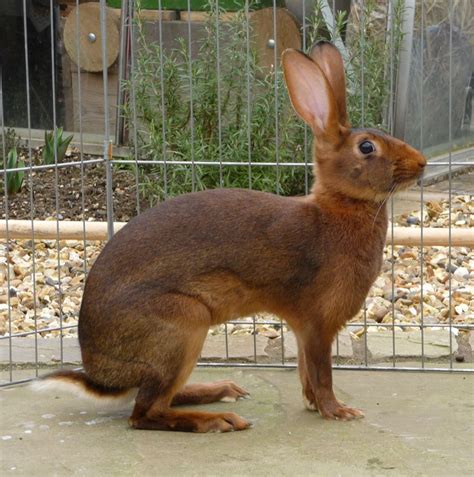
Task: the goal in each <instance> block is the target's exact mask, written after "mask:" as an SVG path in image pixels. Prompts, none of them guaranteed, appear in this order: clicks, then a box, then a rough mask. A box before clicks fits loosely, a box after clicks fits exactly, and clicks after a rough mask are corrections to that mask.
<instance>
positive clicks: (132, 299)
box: [79, 43, 425, 432]
mask: <svg viewBox="0 0 474 477" xmlns="http://www.w3.org/2000/svg"><path fill="white" fill-rule="evenodd" d="M310 56H311V59H310V58H309V57H307V56H305V55H303V54H301V53H299V52H297V51H294V50H287V51H286V52H285V53H284V55H283V68H284V73H285V79H286V82H287V85H288V89H289V94H290V98H291V100H292V103H293V106H294V108H295V110H296V111H297V113H298V114H300V116H301V117H302V118H303V119H304V120H305V121H306V122H307V123H308V124H309V126H310V127H311V128H312V129H313V132H314V134H315V137H316V139H315V141H314V155H315V169H316V176H317V181H316V183H315V185H314V187H313V190H312V193H311V194H310V195H309V196H307V197H304V198H283V197H279V196H276V195H271V194H266V193H262V192H255V191H249V190H222V189H221V190H212V191H206V192H200V193H194V194H187V195H183V196H180V197H177V198H175V199H172V200H169V201H166V202H164V203H162V204H160V205H159V206H157V207H155V208H153V209H151V210H148V211H146V212H144V213H143V214H141V215H140V216H138V217H136V218H134V219H133V220H131V221H130V223H129V224H128V225H127V226H126V227H124V228H123V229H122V230H121V231H120V232H118V233H117V234H116V236H115V237H114V238H113V239H112V240H111V241H110V242H109V243H108V244H107V245H106V247H105V248H104V250H103V252H102V253H101V255H100V256H99V258H98V259H97V261H96V263H95V264H94V266H93V268H92V270H91V272H90V274H89V277H88V279H87V283H86V287H85V291H84V297H83V302H82V307H81V312H80V320H79V339H80V344H81V350H82V357H83V362H84V369H85V372H86V374H87V376H88V379H90V380H91V381H93V382H95V383H97V385H100V386H103V387H108V388H120V389H128V388H131V387H139V392H138V396H137V399H136V404H135V408H134V411H133V413H132V416H131V417H130V424H131V425H132V426H133V427H136V428H139V429H162V430H181V431H196V432H207V431H227V430H232V429H234V430H237V429H244V428H246V427H248V426H249V423H248V422H247V421H245V420H243V419H241V418H239V417H238V416H236V415H235V414H229V413H224V414H223V413H215V414H209V413H197V412H191V411H186V410H179V411H177V410H171V409H170V406H171V405H173V404H174V405H176V404H182V403H194V404H197V403H202V402H211V401H215V400H218V399H221V398H222V397H226V396H227V397H242V395H243V394H244V393H245V391H243V390H241V389H240V388H238V387H237V386H236V385H234V384H233V383H232V384H226V385H223V384H219V383H217V384H213V385H194V387H189V386H188V387H185V382H186V380H187V378H188V376H189V374H190V373H191V370H192V369H193V367H194V365H195V363H196V360H197V358H198V356H199V353H200V350H201V348H202V345H203V342H204V339H205V337H206V334H207V330H208V328H209V326H211V325H215V324H219V323H223V322H225V321H227V320H229V319H232V318H237V317H239V316H242V315H249V314H252V313H257V312H262V311H267V312H271V313H275V314H277V315H279V316H280V317H282V318H284V319H285V320H286V321H287V323H288V325H289V326H290V327H291V328H292V329H293V331H294V332H295V334H296V336H297V340H298V345H299V354H300V359H299V366H300V376H301V381H302V385H303V394H304V396H305V398H306V400H307V401H308V403H309V404H310V407H311V408H314V409H318V410H319V412H320V413H321V414H322V415H323V416H324V417H326V418H336V419H352V418H354V417H359V416H361V415H362V414H361V413H360V411H357V410H356V409H352V408H349V407H346V406H344V405H343V404H342V403H340V402H339V401H337V399H336V398H335V396H334V393H333V390H332V375H331V343H332V341H333V339H334V337H335V335H336V333H337V331H338V330H340V329H341V327H342V326H343V325H344V324H345V323H346V322H347V321H348V320H349V319H350V318H352V316H354V314H355V313H357V311H358V310H359V309H360V307H361V305H362V304H363V301H364V299H365V297H366V295H367V293H368V291H369V288H370V286H371V284H372V283H373V281H374V280H375V278H376V277H377V274H378V273H379V270H380V267H381V263H382V252H383V247H384V243H385V234H386V229H387V216H386V211H385V208H384V206H383V205H382V204H381V201H382V200H385V199H386V198H387V196H388V195H389V194H390V193H391V192H392V191H393V190H394V189H396V188H400V187H404V186H406V185H407V184H408V183H410V182H411V181H413V180H415V179H416V178H417V177H418V176H419V175H420V173H421V172H422V170H423V167H424V164H425V159H424V158H423V156H422V155H421V154H420V153H419V152H418V151H416V150H414V149H413V148H411V147H410V146H408V145H406V144H404V143H402V142H401V141H398V140H396V139H395V138H392V137H390V136H388V135H386V134H384V133H381V132H379V131H374V130H358V129H350V126H349V123H348V120H347V114H346V108H345V86H344V72H343V70H342V60H341V58H340V56H339V53H338V52H337V50H336V49H335V48H334V47H333V46H332V45H330V44H327V43H325V44H322V45H318V46H316V47H315V48H314V49H313V51H312V52H311V55H310ZM364 140H371V141H372V142H373V143H374V145H375V147H376V151H375V152H374V153H372V154H370V156H364V155H363V154H362V153H361V152H360V151H359V149H358V145H359V144H360V143H361V142H362V141H364Z"/></svg>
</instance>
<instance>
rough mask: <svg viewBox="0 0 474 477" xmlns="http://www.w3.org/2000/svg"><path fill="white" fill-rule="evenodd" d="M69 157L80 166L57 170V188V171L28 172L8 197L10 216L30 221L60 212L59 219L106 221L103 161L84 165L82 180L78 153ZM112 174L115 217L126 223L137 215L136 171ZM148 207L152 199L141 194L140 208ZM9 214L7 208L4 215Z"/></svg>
mask: <svg viewBox="0 0 474 477" xmlns="http://www.w3.org/2000/svg"><path fill="white" fill-rule="evenodd" d="M88 159H91V157H90V156H84V160H88ZM66 160H67V161H68V162H69V161H71V162H72V161H77V162H78V165H77V167H76V166H71V167H63V168H58V169H57V187H56V171H55V170H53V169H47V170H36V171H33V173H32V174H31V177H30V173H29V172H25V176H24V181H23V186H22V189H21V191H20V192H18V193H17V194H14V195H10V196H9V197H8V218H10V219H24V220H29V219H31V218H32V216H33V218H34V219H35V220H45V219H48V218H50V217H54V218H56V216H57V215H59V219H60V220H63V219H69V220H82V219H85V220H98V221H103V220H106V217H107V210H106V203H107V200H106V171H105V167H104V164H102V163H100V164H84V176H83V179H81V168H80V157H79V154H77V153H72V154H71V155H70V157H67V158H66ZM25 162H26V161H25ZM112 177H113V179H112V180H113V185H112V190H113V198H114V200H113V209H114V220H115V221H123V222H126V221H128V220H129V219H130V218H131V217H133V216H134V215H136V214H137V184H136V178H135V175H134V173H133V172H131V171H129V170H124V169H117V168H115V169H114V171H113V174H112ZM31 183H32V189H33V198H31ZM82 190H84V195H82ZM56 191H57V193H56ZM2 193H3V191H2ZM32 201H33V204H34V208H32ZM56 201H57V204H58V207H57V206H56ZM83 202H84V203H83ZM149 206H150V205H149V202H148V201H147V200H146V199H144V198H143V197H140V199H139V210H140V211H143V210H144V209H146V208H148V207H149ZM32 209H33V214H32ZM6 214H7V210H6V208H5V209H4V210H2V218H5V217H6Z"/></svg>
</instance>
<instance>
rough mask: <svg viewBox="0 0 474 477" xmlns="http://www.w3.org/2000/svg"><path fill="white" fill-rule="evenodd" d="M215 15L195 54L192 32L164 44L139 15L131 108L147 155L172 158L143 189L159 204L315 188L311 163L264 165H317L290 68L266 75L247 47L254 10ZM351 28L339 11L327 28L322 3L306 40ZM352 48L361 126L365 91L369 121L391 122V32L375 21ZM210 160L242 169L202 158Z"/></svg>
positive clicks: (353, 95) (151, 169)
mask: <svg viewBox="0 0 474 477" xmlns="http://www.w3.org/2000/svg"><path fill="white" fill-rule="evenodd" d="M402 2H403V0H399V3H402ZM365 4H366V7H365V12H364V13H365V17H366V18H368V19H370V18H371V15H372V11H373V7H374V4H375V0H367V1H366V2H365ZM208 13H209V14H208V18H207V21H206V22H205V33H206V34H205V36H204V38H203V39H202V40H201V41H200V43H199V54H198V55H197V57H196V58H193V59H192V61H190V58H189V55H190V52H189V49H188V43H187V40H186V39H184V38H181V39H179V47H177V48H175V49H171V50H170V49H163V48H162V47H161V45H159V44H158V43H156V42H150V41H148V40H147V39H146V36H145V25H144V23H143V22H142V20H140V15H137V21H136V25H135V32H136V34H135V37H136V45H137V48H136V50H137V52H136V58H135V65H134V68H133V72H132V77H131V79H130V80H129V81H128V82H126V83H125V84H124V87H125V89H126V91H127V94H128V96H129V98H130V101H129V102H128V104H127V105H126V106H125V108H124V115H125V117H126V118H127V120H128V123H129V124H130V127H131V134H130V136H131V138H132V139H135V141H134V142H136V144H134V145H135V147H136V148H137V155H138V157H139V158H140V159H147V160H151V161H155V160H166V165H163V164H156V165H155V164H153V165H151V166H146V167H141V168H140V184H141V187H142V193H143V194H144V195H145V196H146V197H147V198H148V199H149V200H150V202H152V203H153V202H155V201H157V200H161V199H163V198H165V197H167V196H170V195H171V196H172V195H177V194H180V193H184V192H189V191H191V190H202V189H206V188H215V187H219V186H223V187H244V188H247V187H251V188H253V189H259V190H264V191H271V192H277V193H279V194H283V195H299V194H303V193H305V192H307V189H308V183H309V180H308V170H309V168H305V167H285V166H277V167H268V166H259V165H258V163H261V162H267V163H268V162H276V163H282V162H292V163H294V162H301V163H304V162H305V161H307V162H309V163H311V152H310V150H311V149H310V145H309V142H310V138H311V132H310V131H305V126H304V124H303V122H302V121H301V120H300V119H299V118H297V117H296V115H295V114H294V113H293V111H292V108H291V105H290V102H289V99H288V97H287V93H286V89H285V86H284V82H283V77H282V72H281V70H280V68H276V69H275V70H273V71H270V72H264V71H263V70H262V69H261V68H260V67H259V66H258V57H257V52H256V51H254V49H253V48H252V47H251V46H250V48H248V47H247V44H248V42H247V35H250V34H251V32H250V31H249V29H250V26H249V25H248V22H247V19H246V15H245V12H244V11H239V12H237V13H236V14H235V15H234V16H233V18H232V20H230V21H228V22H225V23H218V21H217V20H218V17H219V15H221V14H222V10H220V9H218V7H217V6H216V2H215V0H210V1H209V12H208ZM217 25H219V26H217ZM347 25H348V22H347V18H346V16H345V15H344V14H342V13H341V14H338V15H337V18H336V25H335V28H334V31H332V32H327V31H326V30H325V29H324V28H322V26H323V21H322V14H321V8H320V5H318V4H316V6H315V10H314V12H313V15H312V17H311V19H310V21H309V23H308V26H307V29H306V32H305V35H306V39H307V41H306V44H307V45H311V44H313V43H314V42H315V41H317V40H319V39H321V38H322V35H324V36H325V37H326V38H329V39H332V38H333V37H335V36H338V37H340V36H341V33H342V32H343V31H345V30H346V28H347ZM396 26H397V25H396V24H395V28H396ZM362 41H363V42H364V44H362ZM218 45H219V47H218ZM250 45H251V43H250ZM346 46H347V48H348V51H349V56H350V63H351V65H352V68H351V70H352V74H351V77H350V78H349V81H350V84H351V87H350V88H349V97H348V103H349V114H350V116H351V119H352V121H353V124H360V123H361V111H362V108H361V105H362V101H363V100H362V98H363V97H364V104H365V107H364V125H365V126H377V127H380V126H383V117H384V112H385V109H384V108H386V107H387V101H388V98H389V96H390V90H389V82H388V78H387V73H386V62H387V56H386V55H387V43H386V41H385V37H384V36H382V38H380V35H375V34H374V35H371V34H370V22H365V24H364V25H362V26H361V30H360V34H354V35H352V36H350V37H348V42H347V44H346ZM362 55H363V58H364V59H363V61H361V58H362ZM218 61H219V62H218ZM362 70H363V71H364V80H363V83H364V89H363V90H362V89H361V78H362V75H361V72H362ZM133 128H136V129H135V130H134V129H133ZM305 138H306V140H305ZM173 161H186V164H184V165H183V164H181V165H180V164H173ZM204 161H208V162H214V163H221V162H238V163H242V166H240V165H239V166H222V167H221V166H216V165H212V166H207V165H202V164H201V165H196V164H193V163H194V162H204ZM249 161H251V162H252V167H249Z"/></svg>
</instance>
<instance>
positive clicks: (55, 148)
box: [43, 128, 74, 165]
mask: <svg viewBox="0 0 474 477" xmlns="http://www.w3.org/2000/svg"><path fill="white" fill-rule="evenodd" d="M73 137H74V136H73V135H71V136H67V137H66V138H63V128H56V130H55V132H53V131H51V132H47V131H45V133H44V143H45V144H44V148H43V163H44V164H46V165H51V164H55V163H56V159H57V161H58V164H59V163H60V162H62V160H63V159H64V155H65V154H66V150H67V148H68V146H69V143H70V142H71V141H72V138H73Z"/></svg>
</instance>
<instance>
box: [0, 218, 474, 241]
mask: <svg viewBox="0 0 474 477" xmlns="http://www.w3.org/2000/svg"><path fill="white" fill-rule="evenodd" d="M125 224H126V222H115V223H114V231H115V232H117V231H118V230H120V229H121V228H122V227H123V226H124V225H125ZM85 226H86V239H87V240H107V224H106V222H86V223H85ZM56 227H57V225H56V221H50V220H35V221H34V229H35V240H55V239H56V238H57V228H56ZM6 237H7V224H6V221H5V220H1V221H0V238H2V239H5V238H6ZM8 237H9V238H10V239H26V240H30V239H32V237H33V234H32V230H31V221H30V220H9V221H8ZM83 238H84V233H83V222H80V221H76V222H72V221H71V222H69V221H60V222H59V239H60V240H82V239H83ZM386 243H387V245H391V244H392V235H391V227H389V229H388V234H387V241H386ZM393 243H394V245H404V246H413V247H414V246H421V229H420V228H411V227H394V234H393ZM448 244H449V229H448V228H439V229H438V228H431V227H425V228H424V229H423V246H425V247H429V246H440V247H447V246H448ZM451 245H452V246H453V247H474V233H473V232H472V230H470V229H468V228H463V229H461V228H452V229H451Z"/></svg>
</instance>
